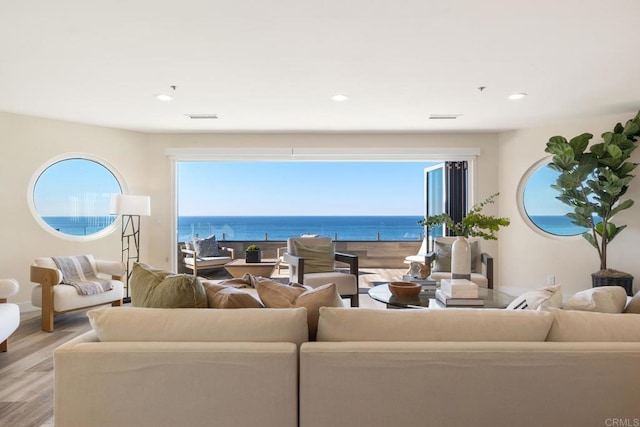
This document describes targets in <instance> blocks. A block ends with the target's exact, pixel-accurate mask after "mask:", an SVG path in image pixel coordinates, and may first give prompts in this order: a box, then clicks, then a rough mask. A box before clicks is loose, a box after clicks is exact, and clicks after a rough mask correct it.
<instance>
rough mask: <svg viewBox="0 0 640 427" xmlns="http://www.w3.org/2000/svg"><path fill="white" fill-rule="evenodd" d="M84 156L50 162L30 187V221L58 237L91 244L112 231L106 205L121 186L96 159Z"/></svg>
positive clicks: (120, 191)
mask: <svg viewBox="0 0 640 427" xmlns="http://www.w3.org/2000/svg"><path fill="white" fill-rule="evenodd" d="M86 156H87V157H86V158H84V157H69V158H64V157H62V158H55V159H52V160H50V161H49V162H47V163H46V164H45V165H43V167H42V168H41V171H39V172H36V174H35V175H34V179H33V180H32V184H31V185H30V188H31V194H32V199H31V200H30V202H31V203H30V208H31V210H32V213H33V215H34V217H35V218H36V220H37V221H38V223H39V224H40V225H41V226H43V227H44V228H45V229H46V230H47V231H49V232H51V233H52V234H55V235H57V236H59V237H65V238H69V239H72V240H91V239H95V238H99V237H101V236H103V235H105V234H107V233H109V232H110V231H112V230H113V229H115V225H114V221H115V220H116V219H117V216H115V215H111V214H110V213H109V204H110V200H111V195H112V194H121V193H122V184H121V182H120V180H119V179H118V178H117V177H116V176H115V174H114V172H113V171H112V170H111V169H110V168H109V167H108V166H106V165H105V164H103V162H102V161H101V160H100V159H94V158H92V156H90V155H86Z"/></svg>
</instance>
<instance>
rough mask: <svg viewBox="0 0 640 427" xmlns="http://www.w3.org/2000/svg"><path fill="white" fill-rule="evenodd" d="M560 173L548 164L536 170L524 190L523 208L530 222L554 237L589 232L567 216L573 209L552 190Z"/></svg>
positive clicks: (545, 163) (527, 179)
mask: <svg viewBox="0 0 640 427" xmlns="http://www.w3.org/2000/svg"><path fill="white" fill-rule="evenodd" d="M558 175H559V173H558V172H556V171H554V170H553V169H551V168H549V167H548V166H547V162H543V164H542V165H540V166H538V167H536V168H534V170H533V171H532V173H531V174H530V175H529V176H528V177H527V176H526V175H525V177H524V179H525V180H526V185H525V186H524V189H523V198H522V203H523V208H524V211H525V213H526V215H527V218H528V219H529V221H530V222H531V223H532V224H533V225H534V226H535V227H536V228H538V229H539V230H542V231H543V232H545V233H548V234H551V235H554V236H575V235H578V234H582V233H583V232H585V231H587V229H586V228H583V227H580V226H577V225H575V224H573V223H572V222H571V219H570V218H568V217H567V216H566V213H567V212H571V208H569V207H568V206H567V205H565V204H564V203H562V202H561V201H559V200H558V199H556V196H558V194H559V193H558V192H557V191H556V190H554V189H553V188H551V185H552V184H555V182H556V179H557V178H558Z"/></svg>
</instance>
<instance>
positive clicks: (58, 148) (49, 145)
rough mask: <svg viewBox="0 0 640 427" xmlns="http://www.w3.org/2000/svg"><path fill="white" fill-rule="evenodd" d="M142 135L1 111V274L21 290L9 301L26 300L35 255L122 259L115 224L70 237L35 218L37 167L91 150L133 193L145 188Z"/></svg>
mask: <svg viewBox="0 0 640 427" xmlns="http://www.w3.org/2000/svg"><path fill="white" fill-rule="evenodd" d="M146 141H147V136H146V135H144V134H141V133H137V132H129V131H121V130H115V129H107V128H102V127H97V126H86V125H81V124H74V123H68V122H62V121H56V120H47V119H40V118H33V117H27V116H21V115H15V114H7V113H0V147H2V154H1V156H2V165H1V166H0V240H1V242H2V245H0V277H13V278H15V279H17V280H18V281H19V282H20V292H19V293H18V295H16V296H14V297H12V298H11V301H13V302H18V303H27V302H28V301H30V299H31V289H32V288H33V284H32V283H30V281H29V266H30V265H31V263H32V262H33V259H34V258H36V257H40V256H53V255H74V254H81V253H91V254H93V255H94V256H95V257H97V258H106V259H120V233H119V230H116V231H115V232H114V233H112V234H110V235H108V236H106V237H104V238H102V239H99V240H95V241H91V242H72V241H68V240H62V239H60V238H57V237H55V236H53V235H52V234H50V233H49V232H47V231H45V230H44V229H43V228H42V227H40V225H39V224H38V223H36V221H35V220H34V218H33V216H32V215H31V211H30V210H29V206H28V202H27V198H28V197H29V195H28V194H27V188H28V186H29V181H30V180H31V177H32V175H33V174H34V172H35V171H36V169H38V168H39V167H40V166H41V165H42V164H43V163H45V162H46V161H48V160H49V159H51V158H53V157H55V156H59V155H60V154H63V153H68V152H84V153H90V154H92V155H94V156H97V157H99V158H102V159H104V160H106V161H107V162H108V163H110V164H111V165H113V166H114V167H115V168H116V169H117V170H118V172H119V173H120V174H121V175H122V176H123V177H124V179H125V181H126V182H127V185H128V187H129V190H130V192H131V193H133V194H144V193H145V192H146V191H147V178H146V175H147V174H146V169H147V167H148V164H147V163H146V162H145V161H144V158H145V152H146V147H147V142H146ZM154 208H155V206H152V209H154ZM143 245H145V242H144V240H143ZM142 250H143V252H145V251H146V250H147V248H146V247H145V246H143V249H142ZM21 305H22V304H21ZM25 307H27V305H26V304H25ZM23 308H24V307H23ZM27 308H28V307H27Z"/></svg>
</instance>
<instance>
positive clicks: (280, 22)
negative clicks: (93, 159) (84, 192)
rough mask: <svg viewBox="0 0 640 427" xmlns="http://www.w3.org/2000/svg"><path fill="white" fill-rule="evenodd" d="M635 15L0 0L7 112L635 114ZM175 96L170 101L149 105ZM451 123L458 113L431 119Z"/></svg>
mask: <svg viewBox="0 0 640 427" xmlns="http://www.w3.org/2000/svg"><path fill="white" fill-rule="evenodd" d="M639 6H640V5H639V4H638V1H637V0H608V1H602V0H531V1H524V0H489V1H483V2H481V1H473V0H453V1H452V0H440V1H433V0H395V1H383V0H322V1H319V0H318V1H314V0H271V1H266V0H228V1H219V0H210V1H206V0H180V1H166V0H153V1H152V0H127V1H119V0H112V1H101V2H94V1H86V0H57V1H42V0H40V1H36V0H16V1H8V0H6V1H5V0H3V1H2V7H1V8H0V111H7V112H15V113H21V114H28V115H34V116H43V117H50V118H56V119H63V120H70V121H76V122H83V123H91V124H98V125H104V126H110V127H116V128H124V129H135V130H140V131H148V132H168V131H177V132H204V131H207V132H210V131H214V132H215V131H329V132H339V131H390V132H396V131H407V132H412V131H427V132H429V131H437V132H442V131H464V132H470V131H496V130H505V129H514V128H522V127H530V126H535V125H539V124H543V123H545V122H551V121H557V120H564V119H573V118H580V117H589V116H594V115H603V114H618V113H622V112H629V111H636V110H638V109H639V108H640V54H638V47H639V45H640V43H639V42H640V7H639ZM171 85H176V86H177V89H176V90H175V93H174V95H175V99H174V100H173V101H171V102H160V101H158V100H156V99H155V98H154V95H155V94H157V93H160V92H167V91H169V90H170V89H169V87H170V86H171ZM480 86H485V87H486V89H485V90H484V91H480V90H479V89H478V88H479V87H480ZM511 92H526V93H528V95H529V96H528V97H527V98H525V99H523V100H520V101H510V100H508V99H507V96H508V95H509V94H510V93H511ZM336 93H344V94H347V95H348V96H349V97H350V99H349V100H348V101H346V102H342V103H336V102H334V101H332V100H331V99H330V97H331V96H332V95H334V94H336ZM210 113H213V114H217V115H218V116H219V118H218V119H217V120H192V119H189V118H188V117H186V116H185V114H210ZM450 113H455V114H462V116H460V117H459V118H458V119H456V120H429V118H428V117H429V115H430V114H450Z"/></svg>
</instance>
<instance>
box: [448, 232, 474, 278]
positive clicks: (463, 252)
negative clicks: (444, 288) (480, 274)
mask: <svg viewBox="0 0 640 427" xmlns="http://www.w3.org/2000/svg"><path fill="white" fill-rule="evenodd" d="M451 278H452V279H467V280H470V279H471V245H469V241H468V240H467V238H466V237H464V236H458V238H457V239H456V240H455V241H454V242H453V245H451Z"/></svg>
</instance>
